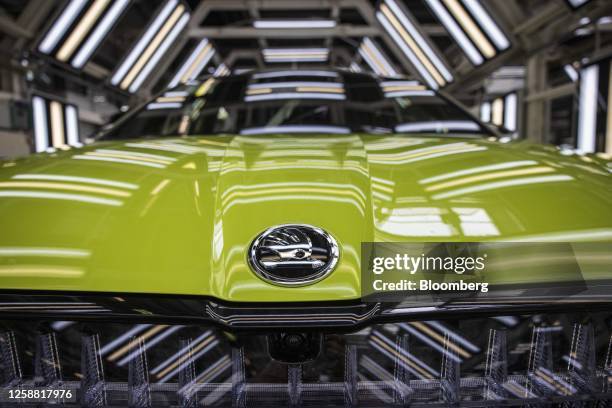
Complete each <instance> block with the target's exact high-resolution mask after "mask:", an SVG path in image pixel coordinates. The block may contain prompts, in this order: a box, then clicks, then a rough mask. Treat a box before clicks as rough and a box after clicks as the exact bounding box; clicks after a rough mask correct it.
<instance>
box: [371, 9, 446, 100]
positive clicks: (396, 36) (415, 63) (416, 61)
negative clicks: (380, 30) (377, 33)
mask: <svg viewBox="0 0 612 408" xmlns="http://www.w3.org/2000/svg"><path fill="white" fill-rule="evenodd" d="M376 17H377V18H378V21H380V23H381V24H382V25H383V27H384V28H385V29H386V30H387V33H389V35H390V36H391V37H392V38H393V40H394V41H395V43H396V44H397V45H398V46H399V47H400V49H401V50H402V51H403V52H404V54H405V55H406V57H408V59H409V60H410V62H411V63H412V65H413V66H414V67H415V68H416V70H417V71H418V72H419V74H421V76H422V77H423V79H424V80H425V82H427V84H428V85H429V86H430V87H431V88H433V89H438V88H439V85H438V82H437V81H435V80H434V78H433V77H432V76H431V74H430V73H429V71H428V70H427V69H426V68H425V66H424V65H423V64H421V61H420V60H419V59H418V58H417V56H416V54H415V53H414V52H413V51H412V49H411V48H410V47H408V46H407V45H406V43H405V42H404V40H403V39H402V38H401V37H400V35H399V34H398V33H397V32H396V31H395V28H393V27H392V26H391V23H390V22H389V20H388V19H387V17H386V16H385V15H384V14H382V13H381V12H377V13H376Z"/></svg>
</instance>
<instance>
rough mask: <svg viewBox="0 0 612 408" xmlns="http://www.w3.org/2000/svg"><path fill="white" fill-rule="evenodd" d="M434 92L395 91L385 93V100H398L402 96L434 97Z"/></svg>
mask: <svg viewBox="0 0 612 408" xmlns="http://www.w3.org/2000/svg"><path fill="white" fill-rule="evenodd" d="M435 95H436V93H435V92H434V91H428V90H425V91H395V92H385V98H400V97H402V96H435Z"/></svg>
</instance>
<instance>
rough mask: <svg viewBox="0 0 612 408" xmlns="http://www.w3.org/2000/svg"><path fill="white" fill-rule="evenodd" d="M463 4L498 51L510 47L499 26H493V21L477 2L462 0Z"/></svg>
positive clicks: (475, 0)
mask: <svg viewBox="0 0 612 408" xmlns="http://www.w3.org/2000/svg"><path fill="white" fill-rule="evenodd" d="M462 1H463V4H464V5H465V6H466V7H467V9H468V10H469V11H470V12H471V13H472V15H473V16H474V18H475V19H476V21H478V23H479V24H480V27H482V29H483V30H484V31H485V32H486V33H487V34H488V35H489V37H490V38H491V40H492V41H493V43H495V45H496V46H497V48H499V49H500V50H505V49H506V48H508V47H510V41H508V38H507V37H506V36H505V35H504V33H503V32H502V31H501V30H500V29H499V26H498V25H497V24H495V21H493V19H492V18H491V16H490V15H489V13H487V11H486V10H485V9H484V8H483V7H482V5H481V4H480V2H479V1H478V0H462Z"/></svg>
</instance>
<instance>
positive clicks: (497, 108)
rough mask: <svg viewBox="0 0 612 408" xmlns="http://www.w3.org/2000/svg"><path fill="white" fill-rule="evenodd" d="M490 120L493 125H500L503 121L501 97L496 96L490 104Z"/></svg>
mask: <svg viewBox="0 0 612 408" xmlns="http://www.w3.org/2000/svg"><path fill="white" fill-rule="evenodd" d="M491 110H492V115H491V122H492V123H493V124H494V125H495V126H501V125H503V123H504V100H503V99H502V98H497V99H495V100H494V101H493V103H492V104H491Z"/></svg>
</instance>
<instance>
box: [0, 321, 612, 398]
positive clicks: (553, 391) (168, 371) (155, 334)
mask: <svg viewBox="0 0 612 408" xmlns="http://www.w3.org/2000/svg"><path fill="white" fill-rule="evenodd" d="M3 323H4V324H3V327H4V330H3V332H2V333H1V334H0V360H1V374H2V387H3V388H4V389H5V390H6V389H17V388H31V387H34V386H36V387H45V388H49V389H56V388H61V389H71V390H74V392H75V393H76V395H77V397H78V398H77V402H75V403H73V405H75V406H78V405H82V406H105V405H109V406H125V405H130V406H182V407H196V406H228V407H230V406H231V407H258V408H259V407H270V406H292V407H300V406H304V407H328V406H329V407H332V406H333V407H335V406H340V407H357V406H364V407H376V406H407V405H411V406H419V405H423V406H428V407H429V406H448V405H463V406H493V405H528V406H536V405H541V404H552V405H563V406H571V405H580V406H583V405H585V404H588V405H593V404H595V403H596V402H597V404H600V405H601V406H604V405H605V404H610V403H612V356H611V349H610V347H611V345H612V343H611V341H612V338H611V337H610V333H611V330H610V328H611V323H612V313H606V312H597V313H591V314H584V313H581V314H558V315H557V314H547V315H530V316H528V315H523V316H497V317H487V318H472V319H463V320H459V319H452V320H445V321H405V322H401V323H392V324H383V325H373V326H369V327H366V328H364V329H361V330H360V331H358V332H356V333H350V334H332V333H326V334H324V335H323V347H322V351H321V354H320V355H319V357H318V358H316V359H315V360H314V361H312V362H308V363H305V364H283V363H279V362H277V361H274V360H273V359H271V358H270V357H269V353H268V349H267V335H266V334H265V333H257V334H253V333H250V334H249V333H233V334H232V333H228V332H226V331H223V330H222V329H219V328H214V327H212V326H211V327H202V326H187V325H185V326H181V325H156V324H115V323H103V322H87V323H76V322H66V321H55V322H46V323H45V322H36V323H35V324H34V323H31V322H30V323H28V322H11V321H4V322H3ZM66 405H69V404H66Z"/></svg>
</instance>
